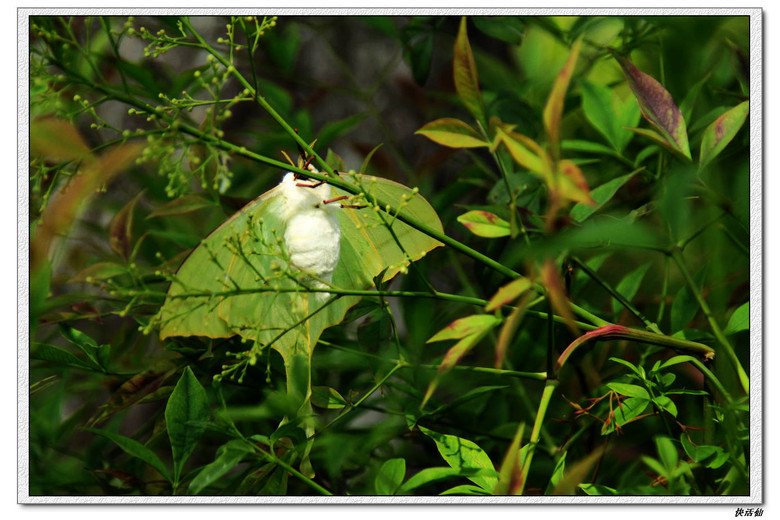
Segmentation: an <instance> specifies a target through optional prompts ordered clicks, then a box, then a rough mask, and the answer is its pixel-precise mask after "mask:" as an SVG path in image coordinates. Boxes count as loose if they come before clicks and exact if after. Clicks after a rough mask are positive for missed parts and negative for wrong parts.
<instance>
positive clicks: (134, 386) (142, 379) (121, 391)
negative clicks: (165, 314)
mask: <svg viewBox="0 0 780 520" xmlns="http://www.w3.org/2000/svg"><path fill="white" fill-rule="evenodd" d="M176 371H177V367H176V366H175V365H174V364H173V363H172V362H170V361H160V362H158V363H156V364H155V365H154V366H152V368H149V369H147V370H144V371H143V372H139V373H138V374H136V375H134V376H133V377H131V378H130V379H128V380H127V381H125V382H124V383H123V384H122V385H121V386H120V387H119V388H118V389H117V390H116V391H115V392H114V393H113V395H112V396H111V399H110V400H109V402H108V403H106V404H105V405H103V406H101V407H100V409H99V410H98V412H97V413H96V414H95V415H94V416H93V417H92V418H91V419H90V420H89V423H88V426H95V425H97V424H98V423H100V422H102V421H104V420H105V419H107V418H108V417H110V416H111V415H113V414H115V413H117V412H119V411H121V410H124V409H125V408H127V407H128V406H131V405H133V404H135V403H137V402H139V401H141V400H142V399H143V398H144V397H146V396H147V395H149V394H151V393H153V392H155V391H156V390H157V389H159V388H160V387H161V386H162V385H163V383H164V382H165V381H167V380H168V379H169V378H170V377H171V376H173V375H174V374H175V373H176Z"/></svg>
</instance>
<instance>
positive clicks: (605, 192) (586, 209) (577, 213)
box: [569, 168, 642, 222]
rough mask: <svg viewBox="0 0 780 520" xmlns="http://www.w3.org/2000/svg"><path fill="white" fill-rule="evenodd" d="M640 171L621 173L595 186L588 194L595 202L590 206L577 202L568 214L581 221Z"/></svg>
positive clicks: (607, 200)
mask: <svg viewBox="0 0 780 520" xmlns="http://www.w3.org/2000/svg"><path fill="white" fill-rule="evenodd" d="M640 171H642V168H639V169H637V170H634V171H632V172H631V173H629V174H626V175H623V176H622V177H617V178H615V179H612V180H611V181H608V182H605V183H604V184H602V185H601V186H599V187H598V188H595V189H594V190H592V191H591V192H590V195H591V197H592V198H593V200H594V201H595V202H596V204H595V205H593V206H592V205H590V204H583V203H581V202H580V203H577V204H575V205H574V207H573V208H572V209H571V212H569V215H570V216H571V218H573V219H574V220H576V221H577V222H583V221H584V220H585V219H587V218H588V217H590V216H591V215H592V214H593V213H595V212H596V211H598V210H599V209H601V207H602V206H603V205H604V204H606V203H607V202H609V201H610V200H612V197H614V196H615V193H617V191H618V190H619V189H620V188H621V187H623V185H624V184H626V183H627V182H628V181H630V180H631V179H632V178H633V177H634V175H636V174H637V173H639V172H640Z"/></svg>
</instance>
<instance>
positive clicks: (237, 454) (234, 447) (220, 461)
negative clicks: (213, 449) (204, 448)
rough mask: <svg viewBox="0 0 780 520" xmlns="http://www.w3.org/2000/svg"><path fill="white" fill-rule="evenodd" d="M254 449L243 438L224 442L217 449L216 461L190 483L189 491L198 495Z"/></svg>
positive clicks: (202, 470) (203, 469) (205, 467)
mask: <svg viewBox="0 0 780 520" xmlns="http://www.w3.org/2000/svg"><path fill="white" fill-rule="evenodd" d="M250 453H253V450H252V449H251V448H250V447H249V446H247V444H246V442H244V441H243V440H238V439H236V440H232V441H228V442H227V443H225V444H223V445H222V446H220V447H219V449H218V450H217V455H216V457H215V459H214V462H212V463H210V464H207V465H206V466H204V467H203V468H202V469H201V470H200V471H199V472H198V474H197V475H196V476H195V478H193V479H192V481H191V482H190V484H189V487H188V488H187V491H188V493H189V494H191V495H197V494H198V493H200V492H201V491H203V489H205V488H206V487H207V486H209V485H211V484H212V483H213V482H215V481H216V480H218V479H219V478H220V477H222V476H223V475H224V474H225V473H227V472H228V471H230V470H231V469H233V468H234V467H236V465H237V464H238V463H239V462H241V460H242V459H243V458H244V457H245V456H246V455H247V454H250Z"/></svg>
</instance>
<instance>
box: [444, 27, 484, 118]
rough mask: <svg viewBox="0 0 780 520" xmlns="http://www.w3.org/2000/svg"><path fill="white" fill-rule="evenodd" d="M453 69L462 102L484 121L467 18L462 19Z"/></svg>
mask: <svg viewBox="0 0 780 520" xmlns="http://www.w3.org/2000/svg"><path fill="white" fill-rule="evenodd" d="M452 68H453V77H454V80H455V90H456V91H457V93H458V97H459V98H460V100H461V102H462V103H463V105H464V106H465V107H466V108H467V109H468V111H469V112H471V114H472V115H473V116H474V118H475V119H476V120H477V121H484V120H485V108H484V106H483V103H482V94H481V93H480V91H479V79H478V76H477V64H476V63H475V61H474V54H473V53H472V52H471V45H470V44H469V37H468V33H467V30H466V17H465V16H464V17H462V18H461V19H460V29H459V30H458V37H457V38H456V40H455V51H454V57H453V66H452Z"/></svg>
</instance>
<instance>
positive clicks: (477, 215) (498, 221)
mask: <svg viewBox="0 0 780 520" xmlns="http://www.w3.org/2000/svg"><path fill="white" fill-rule="evenodd" d="M458 222H460V223H461V224H463V225H464V226H466V227H467V228H468V229H469V231H471V232H472V233H474V234H475V235H477V236H480V237H485V238H497V237H505V236H509V234H510V227H509V222H507V221H506V220H504V219H502V218H500V217H498V216H496V215H494V214H493V213H490V212H489V211H481V210H474V211H469V212H467V213H464V214H463V215H461V216H459V217H458Z"/></svg>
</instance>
